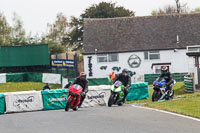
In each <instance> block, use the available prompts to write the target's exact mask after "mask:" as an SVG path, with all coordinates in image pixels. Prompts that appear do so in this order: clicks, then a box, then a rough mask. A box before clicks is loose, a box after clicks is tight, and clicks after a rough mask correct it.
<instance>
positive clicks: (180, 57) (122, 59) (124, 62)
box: [84, 49, 189, 82]
mask: <svg viewBox="0 0 200 133" xmlns="http://www.w3.org/2000/svg"><path fill="white" fill-rule="evenodd" d="M132 54H135V55H137V56H139V57H140V59H141V65H140V66H139V67H138V68H131V67H130V66H129V65H128V58H129V57H130V56H131V55H132ZM88 56H92V60H91V63H92V72H93V76H92V77H89V76H88V78H103V77H106V76H108V74H110V73H112V71H113V70H112V67H114V66H118V67H121V70H120V71H119V72H117V71H115V72H116V73H120V72H121V71H122V69H123V68H127V69H128V70H130V71H134V72H136V75H135V76H133V77H132V81H133V82H134V81H138V80H140V79H141V78H142V79H143V76H142V75H144V74H150V73H154V70H153V69H151V66H152V63H171V66H170V72H172V73H174V72H178V73H182V72H188V67H189V65H188V60H189V57H188V56H187V55H186V49H179V50H177V51H176V52H174V50H165V51H164V50H163V51H160V59H157V60H144V52H129V53H119V62H107V63H98V62H97V55H84V70H85V72H86V73H87V74H89V71H88V69H89V68H88ZM101 66H107V69H106V70H101V69H100V67H101Z"/></svg>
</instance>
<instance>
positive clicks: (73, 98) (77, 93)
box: [65, 84, 83, 111]
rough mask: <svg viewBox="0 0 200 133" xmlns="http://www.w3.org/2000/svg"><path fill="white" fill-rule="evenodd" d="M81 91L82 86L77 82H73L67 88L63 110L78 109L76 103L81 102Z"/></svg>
mask: <svg viewBox="0 0 200 133" xmlns="http://www.w3.org/2000/svg"><path fill="white" fill-rule="evenodd" d="M82 92H83V88H82V87H81V86H80V85H78V84H74V85H72V86H71V87H70V88H69V94H68V97H67V101H66V106H65V111H68V110H69V109H73V110H74V111H77V110H78V105H79V104H80V102H81V93H82Z"/></svg>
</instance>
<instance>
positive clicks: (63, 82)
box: [62, 78, 69, 89]
mask: <svg viewBox="0 0 200 133" xmlns="http://www.w3.org/2000/svg"><path fill="white" fill-rule="evenodd" d="M68 83H69V82H68V79H66V78H63V79H62V88H63V89H64V87H65V85H67V84H68Z"/></svg>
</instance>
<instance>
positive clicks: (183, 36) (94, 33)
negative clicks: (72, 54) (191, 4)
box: [83, 14, 200, 54]
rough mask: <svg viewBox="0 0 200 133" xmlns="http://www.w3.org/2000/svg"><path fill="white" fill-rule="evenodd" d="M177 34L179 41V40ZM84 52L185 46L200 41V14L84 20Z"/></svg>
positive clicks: (127, 50)
mask: <svg viewBox="0 0 200 133" xmlns="http://www.w3.org/2000/svg"><path fill="white" fill-rule="evenodd" d="M177 35H178V36H179V43H177ZM83 43H84V54H94V53H95V49H97V53H112V52H130V51H144V50H167V49H175V48H176V49H182V48H186V46H190V45H199V44H200V14H181V15H178V14H176V15H175V14H174V15H162V16H145V17H122V18H107V19H84V34H83Z"/></svg>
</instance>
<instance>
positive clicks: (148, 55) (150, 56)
mask: <svg viewBox="0 0 200 133" xmlns="http://www.w3.org/2000/svg"><path fill="white" fill-rule="evenodd" d="M144 59H145V60H155V59H160V52H159V51H145V52H144Z"/></svg>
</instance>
